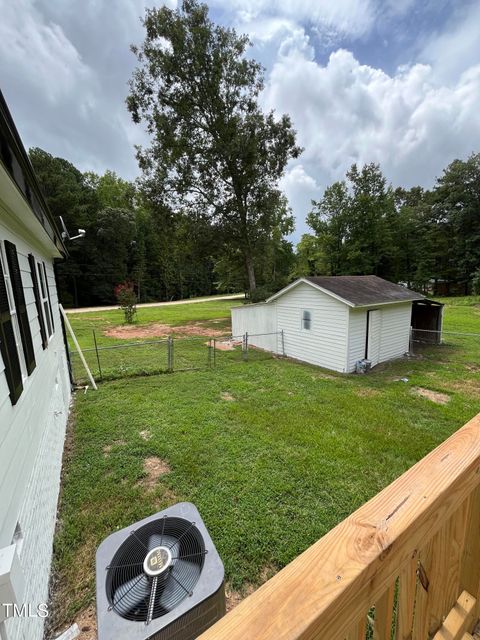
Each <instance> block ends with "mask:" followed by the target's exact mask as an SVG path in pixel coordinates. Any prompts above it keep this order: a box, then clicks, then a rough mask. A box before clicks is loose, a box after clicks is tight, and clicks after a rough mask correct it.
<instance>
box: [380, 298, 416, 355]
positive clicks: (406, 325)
mask: <svg viewBox="0 0 480 640" xmlns="http://www.w3.org/2000/svg"><path fill="white" fill-rule="evenodd" d="M411 317H412V303H411V302H408V303H406V304H392V305H386V306H384V307H383V309H382V329H381V341H380V362H385V361H386V360H392V359H393V358H400V357H401V356H403V355H404V353H406V352H407V351H408V345H409V339H410V323H411Z"/></svg>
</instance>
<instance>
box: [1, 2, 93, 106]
mask: <svg viewBox="0 0 480 640" xmlns="http://www.w3.org/2000/svg"><path fill="white" fill-rule="evenodd" d="M0 11H1V15H2V20H1V21H0V57H1V59H2V67H3V68H4V73H8V71H9V70H11V72H13V70H15V71H16V73H18V72H19V71H21V76H22V81H23V82H24V83H27V84H30V85H31V86H33V87H35V88H36V89H44V90H45V88H47V91H48V93H47V95H48V99H49V100H50V101H51V102H58V101H59V100H61V99H62V98H63V97H64V96H65V95H68V94H69V93H70V92H71V91H72V89H73V88H74V87H78V86H82V87H87V86H88V84H89V83H90V82H92V79H93V74H92V72H91V70H90V69H89V68H88V66H87V65H85V63H84V62H83V60H82V58H81V56H80V54H79V52H78V51H77V49H76V48H75V47H74V46H73V45H72V43H71V42H70V41H69V40H68V38H67V37H66V35H65V33H64V31H63V29H62V28H61V27H60V26H59V25H58V24H55V23H52V22H44V21H43V20H42V18H41V15H40V14H39V12H38V11H37V10H36V9H35V7H34V6H33V4H32V2H30V1H29V0H18V1H17V2H15V3H13V2H6V1H5V2H4V1H2V2H0ZM83 99H84V100H85V101H88V95H84V98H83Z"/></svg>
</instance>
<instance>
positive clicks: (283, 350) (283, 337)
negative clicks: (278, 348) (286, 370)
mask: <svg viewBox="0 0 480 640" xmlns="http://www.w3.org/2000/svg"><path fill="white" fill-rule="evenodd" d="M284 355H285V336H284V334H283V329H282V356H284Z"/></svg>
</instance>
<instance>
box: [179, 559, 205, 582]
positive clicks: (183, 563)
mask: <svg viewBox="0 0 480 640" xmlns="http://www.w3.org/2000/svg"><path fill="white" fill-rule="evenodd" d="M200 573H201V568H200V565H199V564H198V563H197V562H192V561H191V560H181V559H180V560H177V561H176V562H175V573H174V575H175V577H176V578H177V580H180V582H182V576H185V577H188V581H190V580H195V582H196V581H197V580H198V578H199V577H200Z"/></svg>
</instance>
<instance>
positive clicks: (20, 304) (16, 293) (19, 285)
mask: <svg viewBox="0 0 480 640" xmlns="http://www.w3.org/2000/svg"><path fill="white" fill-rule="evenodd" d="M4 246H5V255H6V258H7V261H6V264H5V265H4V267H8V269H7V268H5V269H4V273H5V274H6V281H7V291H8V290H10V291H11V294H13V295H10V315H11V317H12V319H13V325H14V327H15V331H16V335H17V336H18V335H19V336H20V340H21V346H22V351H23V358H21V357H20V362H22V365H23V360H25V365H26V372H27V375H30V374H31V373H32V371H33V370H34V369H35V366H36V362H35V352H34V349H33V340H32V331H31V329H30V320H29V318H28V311H27V305H26V302H25V293H24V291H23V281H22V273H21V271H20V265H19V262H18V254H17V248H16V246H15V245H14V244H13V242H9V241H8V240H5V242H4ZM19 353H20V351H19ZM22 374H23V369H22Z"/></svg>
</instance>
